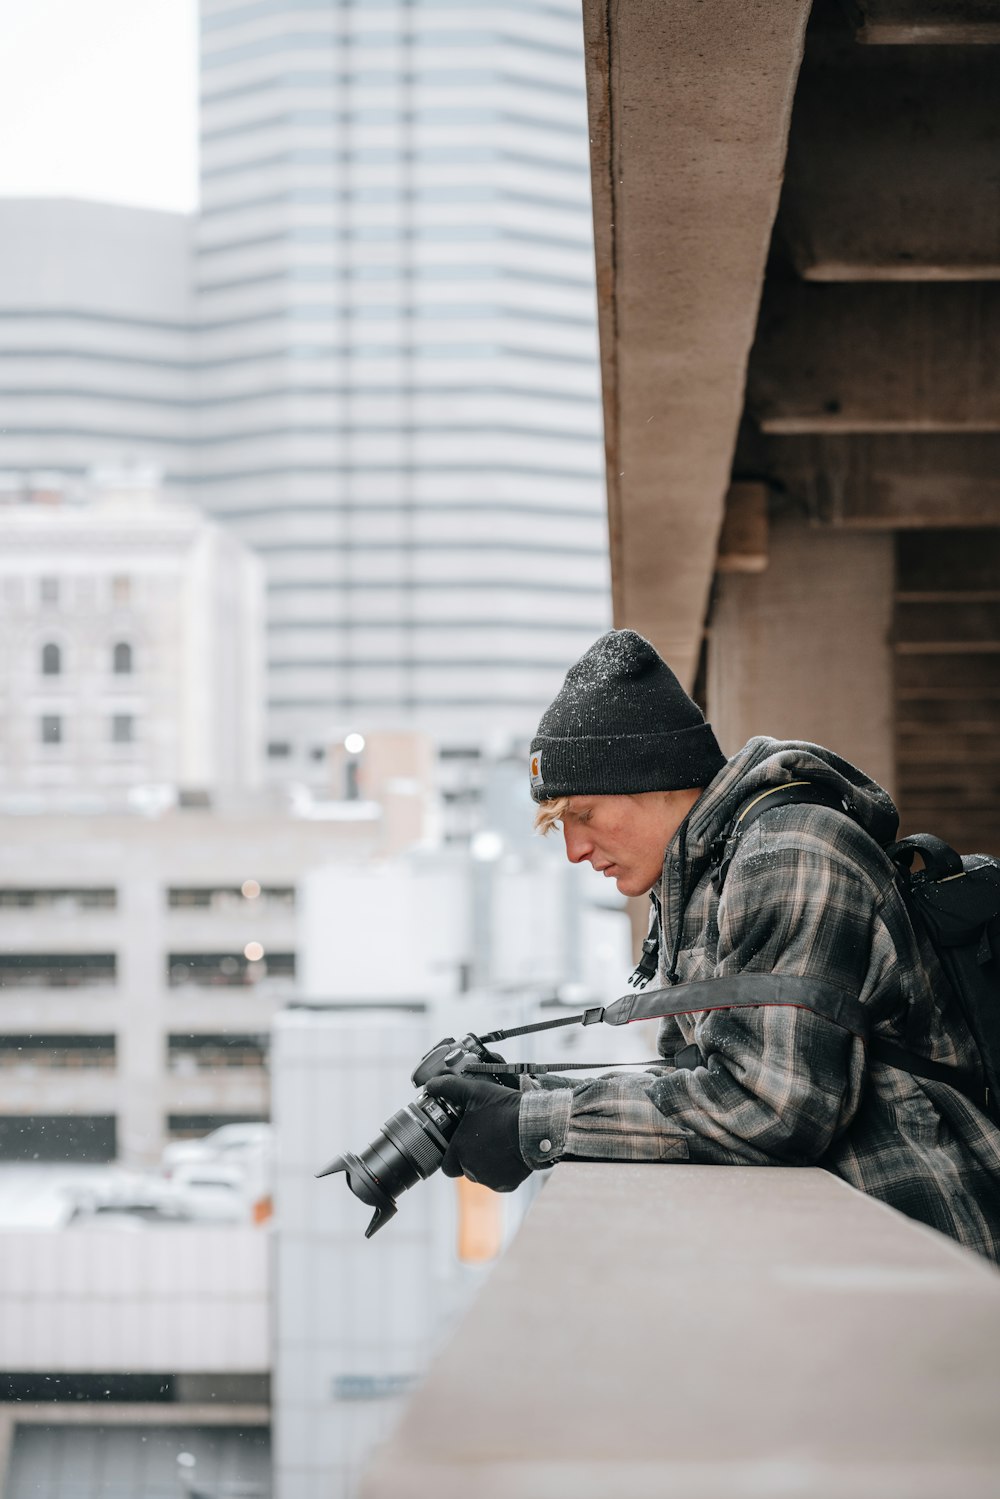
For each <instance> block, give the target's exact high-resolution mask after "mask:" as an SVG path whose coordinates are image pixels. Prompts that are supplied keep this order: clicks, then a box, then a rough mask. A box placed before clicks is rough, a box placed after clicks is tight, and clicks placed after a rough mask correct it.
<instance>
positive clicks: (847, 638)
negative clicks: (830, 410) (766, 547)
mask: <svg viewBox="0 0 1000 1499" xmlns="http://www.w3.org/2000/svg"><path fill="white" fill-rule="evenodd" d="M893 566H894V563H893V539H892V536H891V535H890V534H889V533H885V532H882V533H873V532H843V531H831V530H826V529H822V528H818V527H811V526H809V525H808V524H807V523H806V522H804V521H803V520H801V519H799V518H798V517H785V518H781V519H779V520H777V521H775V522H774V523H773V524H772V527H771V539H770V552H769V562H768V567H767V569H766V571H765V572H762V573H757V574H740V573H733V574H728V575H725V576H721V577H720V578H719V579H718V582H717V590H718V591H717V596H716V600H715V606H714V608H713V611H712V623H711V631H710V638H709V649H708V682H707V697H708V717H709V719H710V720H711V722H712V724H713V726H714V728H715V732H716V734H717V736H718V739H719V742H720V744H721V745H722V748H723V750H724V751H725V753H726V754H730V755H731V754H733V753H734V751H736V750H737V749H739V748H740V746H741V745H743V744H745V743H746V741H747V740H748V739H749V738H751V736H752V735H754V734H772V735H774V736H775V737H776V738H779V739H807V740H811V741H812V742H813V743H815V744H823V745H826V746H827V747H828V748H829V749H833V750H836V751H837V753H838V754H841V755H843V756H844V757H845V758H846V759H848V760H850V761H852V762H853V763H854V764H856V765H859V766H860V767H861V768H862V769H864V770H865V771H867V773H868V774H869V775H871V776H874V778H875V779H876V780H877V781H878V782H879V783H880V784H881V785H883V786H884V787H885V788H886V790H887V791H889V792H890V794H892V791H893V785H894V782H895V750H894V741H893V709H892V648H891V643H890V631H891V626H892V603H893Z"/></svg>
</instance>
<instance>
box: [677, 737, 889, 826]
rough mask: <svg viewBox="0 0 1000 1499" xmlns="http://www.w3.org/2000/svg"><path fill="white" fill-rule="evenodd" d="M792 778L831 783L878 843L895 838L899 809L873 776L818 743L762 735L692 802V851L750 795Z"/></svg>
mask: <svg viewBox="0 0 1000 1499" xmlns="http://www.w3.org/2000/svg"><path fill="white" fill-rule="evenodd" d="M790 781H813V782H815V783H816V784H817V785H822V786H828V787H830V788H831V789H832V790H834V791H835V792H836V794H837V795H838V796H839V797H840V798H841V800H842V801H843V803H844V809H845V811H846V812H848V813H849V814H850V816H851V817H853V819H854V821H855V822H857V823H858V824H859V825H860V826H861V827H862V828H864V830H865V832H867V833H868V834H870V836H871V837H872V838H874V839H875V841H876V842H877V843H880V844H882V845H883V846H884V845H885V844H887V843H891V842H892V841H893V839H894V838H895V836H896V831H897V828H898V826H899V814H898V813H897V811H896V808H895V806H894V805H893V801H892V798H891V797H890V796H889V793H888V792H887V791H884V790H883V789H882V787H881V786H880V785H879V784H878V782H877V781H873V780H872V778H871V777H870V776H867V775H865V774H864V772H863V771H861V770H858V769H857V767H856V766H854V765H851V764H850V763H849V762H848V761H847V760H842V759H841V757H840V756H839V755H835V754H834V753H833V751H832V750H828V749H823V748H822V746H821V745H818V744H808V743H806V742H804V741H798V740H781V739H769V738H766V737H764V736H760V737H759V738H756V739H751V740H749V741H748V743H746V744H745V745H744V746H743V748H742V749H741V750H739V751H737V753H736V754H735V755H734V756H733V757H732V759H731V760H729V761H728V762H727V763H726V765H725V766H724V767H723V769H722V770H720V771H719V774H718V775H717V776H716V777H715V779H714V780H713V781H712V783H711V784H710V785H709V786H708V787H706V789H705V791H704V792H703V794H702V795H701V797H700V798H699V799H698V801H697V802H696V803H695V804H694V806H693V807H692V809H691V813H690V816H689V820H688V829H687V838H688V845H689V848H690V849H691V851H694V850H695V849H707V847H708V846H710V845H711V843H712V842H713V841H714V840H715V839H716V838H719V837H720V836H721V835H722V834H723V833H724V832H725V831H726V829H727V827H728V826H729V824H730V822H731V821H732V820H733V818H734V817H735V815H736V813H737V812H738V811H739V809H740V807H741V806H742V805H743V803H744V802H746V801H747V800H749V798H750V797H752V796H754V795H756V794H757V793H758V792H761V791H766V790H768V789H769V788H771V787H773V786H786V785H788V783H789V782H790Z"/></svg>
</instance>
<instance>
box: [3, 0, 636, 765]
mask: <svg viewBox="0 0 1000 1499" xmlns="http://www.w3.org/2000/svg"><path fill="white" fill-rule="evenodd" d="M201 142H202V151H201V174H202V185H201V207H200V212H199V214H198V215H197V217H196V220H195V222H194V224H193V225H191V226H190V231H191V232H190V233H189V232H188V226H186V225H185V224H183V223H182V222H181V221H179V220H177V221H174V220H173V219H172V216H170V215H158V216H150V215H149V214H148V213H147V214H145V217H143V211H140V210H124V209H110V208H108V209H104V210H100V209H98V208H96V207H92V206H90V205H87V216H86V224H85V226H84V227H85V228H86V231H87V235H88V236H89V238H88V244H89V243H90V241H91V240H94V238H95V233H96V237H97V238H99V226H97V219H98V218H99V217H100V214H101V213H102V212H103V213H104V214H106V215H107V222H108V232H109V237H115V236H117V244H118V245H121V243H122V242H123V238H125V239H130V242H133V241H134V242H136V243H138V242H141V241H143V239H145V240H147V241H148V242H149V243H150V245H151V246H152V250H153V254H154V258H155V259H156V260H157V261H158V263H160V269H159V271H158V272H157V274H156V275H152V274H145V275H143V274H142V273H140V272H139V271H136V270H135V269H133V272H132V275H131V277H130V278H129V277H127V276H125V274H124V269H123V267H124V264H125V255H124V252H122V253H119V250H118V249H116V248H115V247H114V246H112V247H111V248H110V249H109V256H108V260H107V262H102V261H101V258H100V256H99V255H97V254H89V255H88V258H87V261H86V264H85V265H84V266H83V267H81V266H80V265H79V264H74V243H73V235H72V233H67V234H66V235H64V236H63V237H62V239H61V240H60V236H59V235H58V234H50V236H49V244H50V251H49V253H48V254H47V256H46V257H45V264H44V266H42V265H40V264H38V263H32V261H31V256H30V236H27V237H26V236H25V235H22V236H21V241H25V240H26V239H27V241H28V242H29V244H28V248H26V250H25V256H26V259H25V262H24V264H23V265H22V266H21V267H20V272H21V276H22V282H23V281H27V282H31V280H32V277H34V278H35V279H37V280H39V286H38V288H37V289H36V291H35V292H31V291H30V289H29V292H28V295H27V298H26V301H25V299H24V297H23V296H22V305H21V306H20V307H17V306H13V305H12V303H11V297H10V294H9V293H7V292H5V291H4V289H3V283H2V280H0V304H2V305H0V342H3V343H5V344H6V346H7V347H8V348H10V347H12V346H13V345H12V342H11V341H12V339H13V343H14V344H16V345H17V348H18V349H19V350H20V356H21V358H20V362H18V361H15V362H14V364H10V363H9V362H8V373H9V374H10V375H11V376H13V377H15V378H16V376H17V374H18V370H19V369H21V368H23V361H24V359H25V358H28V361H29V363H28V373H29V374H30V375H31V380H30V382H29V384H30V391H31V394H29V395H28V396H26V397H25V398H23V399H22V400H21V401H20V404H19V405H18V406H17V409H16V412H14V413H13V414H14V415H15V417H16V420H15V421H14V422H13V423H11V424H8V423H7V422H5V423H4V428H5V430H4V431H3V432H2V433H0V477H2V476H3V475H4V474H5V475H6V482H7V486H8V489H10V488H11V487H13V489H15V490H16V489H17V487H18V485H19V484H27V485H28V486H29V487H30V486H31V485H34V486H35V487H36V488H37V474H38V473H43V474H45V475H48V476H49V479H51V476H52V472H53V471H57V477H58V474H59V473H65V474H67V475H68V474H70V472H71V471H73V473H75V475H76V477H77V478H78V477H79V475H80V474H81V473H82V472H83V471H84V470H85V469H86V468H87V467H88V466H90V465H91V464H93V463H97V462H101V463H120V462H121V461H122V459H123V458H124V457H130V458H133V459H137V460H139V461H153V462H157V463H159V464H160V466H161V468H162V469H163V471H164V480H165V488H166V490H167V492H168V493H170V492H175V493H177V494H179V495H183V496H184V498H186V499H188V500H194V501H196V502H197V503H198V504H200V505H202V506H203V507H204V508H205V509H206V510H207V511H209V512H210V513H211V514H212V515H213V516H214V517H216V518H218V519H220V520H223V521H225V522H227V523H229V524H231V525H232V526H233V527H234V528H236V529H237V531H238V533H239V535H240V536H241V537H242V539H243V540H244V541H246V542H248V543H249V544H250V545H251V546H252V547H253V548H255V549H256V550H257V551H258V552H259V553H260V555H261V556H262V558H263V560H264V563H265V568H266V577H267V659H268V667H269V670H268V689H267V693H268V715H267V725H268V727H267V732H266V741H267V752H268V757H269V767H270V774H271V777H272V778H275V779H279V778H280V779H285V778H289V777H294V778H296V779H300V778H301V779H320V778H322V777H323V775H324V774H325V771H324V767H323V756H324V755H325V753H326V752H327V750H328V748H329V746H330V745H331V744H332V743H334V742H335V741H336V740H337V739H338V737H341V736H343V734H344V733H345V732H347V731H348V730H358V729H360V730H362V731H363V730H364V729H365V728H366V727H367V726H371V727H395V726H407V727H415V728H419V729H423V730H426V731H428V732H429V733H430V734H431V735H432V736H433V737H434V739H435V740H436V741H437V742H438V743H439V744H442V745H444V746H449V745H450V746H452V747H453V748H459V749H461V748H462V747H474V746H476V745H479V746H488V747H493V748H500V747H502V746H504V745H506V744H508V743H509V742H510V741H511V740H512V739H514V738H517V737H523V736H525V735H527V734H529V733H530V732H531V730H532V728H533V726H534V723H535V721H536V719H537V715H538V711H539V710H540V709H541V708H542V707H544V705H545V703H546V702H547V701H548V700H549V699H550V698H551V696H552V695H553V693H554V691H555V690H556V688H557V687H558V684H559V682H560V680H561V677H562V673H563V671H564V670H565V667H566V665H567V664H568V663H569V662H570V661H571V660H572V659H574V658H575V656H577V655H578V654H579V653H580V652H581V651H582V650H583V649H584V648H585V647H586V646H587V645H588V644H589V642H590V641H591V640H592V639H593V638H594V636H595V635H596V634H598V633H599V632H600V631H601V630H602V629H604V628H606V626H607V624H608V622H609V587H608V568H607V537H606V516H605V505H604V497H603V451H602V444H601V423H600V399H599V374H598V364H597V348H596V311H595V305H594V275H593V251H592V233H591V208H590V190H589V167H588V140H587V124H586V105H585V96H584V70H583V56H582V31H581V21H580V13H579V5H578V3H577V0H522V3H518V0H505V3H503V4H500V3H499V0H489V3H484V0H464V3H461V4H456V3H454V0H393V3H385V0H357V3H355V0H202V39H201ZM45 208H46V211H47V212H48V213H49V216H50V217H54V218H56V219H58V217H59V215H60V214H63V215H68V216H69V218H68V220H67V222H68V223H70V221H75V220H76V219H79V217H80V214H81V205H73V204H61V205H60V204H49V205H45ZM22 210H24V211H26V212H28V214H29V217H30V214H31V213H32V212H34V213H36V214H37V212H38V211H39V209H38V205H26V204H8V205H6V206H4V207H3V208H2V209H0V212H2V214H3V216H4V218H5V220H9V219H11V218H12V217H13V219H14V220H17V216H18V214H19V213H20V212H21V211H22ZM95 216H96V217H95ZM129 219H133V220H134V224H135V225H138V226H139V229H141V233H140V232H139V229H136V228H134V227H133V228H129V227H128V225H127V224H126V220H129ZM140 220H141V223H140ZM95 226H96V227H95ZM123 226H124V228H123ZM70 227H72V225H71V224H70ZM15 228H16V223H15ZM125 231H127V232H125ZM21 241H19V242H21ZM8 243H9V241H8ZM60 243H62V244H63V246H64V249H63V252H62V254H63V259H60V252H59V248H58V246H59V244H60ZM6 255H7V252H6V251H5V250H4V248H3V246H2V245H0V270H2V269H3V262H4V260H5V258H6ZM168 262H169V264H168ZM88 277H89V279H88ZM43 280H44V285H42V281H43ZM24 290H25V288H24V286H21V293H22V294H23V293H24ZM144 295H145V296H146V298H147V300H148V304H149V305H146V306H145V307H144V308H143V307H142V306H139V305H138V304H139V303H140V302H141V301H142V298H143V296H144ZM158 296H159V303H158V305H157V297H158ZM137 298H138V302H137V300H136V299H137ZM123 299H124V302H123ZM27 303H31V306H28V305H27ZM119 303H122V305H121V306H119ZM126 303H127V305H125V304H126ZM133 303H136V305H133ZM55 304H58V305H55ZM76 304H79V307H78V306H76ZM84 304H86V306H85V307H84ZM81 308H82V309H83V311H84V312H85V318H84V321H83V322H81V321H80V319H79V318H77V317H76V312H77V311H79V310H80V309H81ZM31 314H34V315H35V316H34V318H33V317H32V316H31ZM56 332H58V339H57V340H56V342H58V343H59V346H60V351H61V352H59V351H56V352H57V357H52V349H53V339H54V337H55V333H56ZM32 341H34V342H36V343H38V344H39V345H41V344H45V345H46V346H47V348H48V351H49V352H48V355H47V357H46V359H45V361H44V364H43V365H39V364H38V362H37V361H35V362H31V360H30V354H31V344H32ZM2 352H3V350H2V349H0V353H2ZM15 366H16V367H15ZM18 422H20V423H21V430H18ZM31 473H34V474H35V475H36V478H35V479H32V478H31V477H30V475H31ZM46 482H49V480H47V481H46Z"/></svg>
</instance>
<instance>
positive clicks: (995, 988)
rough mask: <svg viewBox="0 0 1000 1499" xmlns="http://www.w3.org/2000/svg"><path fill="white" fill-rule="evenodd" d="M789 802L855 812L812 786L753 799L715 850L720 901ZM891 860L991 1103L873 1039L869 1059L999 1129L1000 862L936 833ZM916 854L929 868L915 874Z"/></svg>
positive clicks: (912, 840)
mask: <svg viewBox="0 0 1000 1499" xmlns="http://www.w3.org/2000/svg"><path fill="white" fill-rule="evenodd" d="M790 802H792V803H799V802H806V803H808V802H815V803H819V804H821V805H823V806H826V807H831V808H833V810H834V811H837V812H843V813H845V814H846V815H847V816H850V810H849V808H848V807H847V806H846V805H845V804H844V802H843V801H842V800H841V798H840V797H839V796H838V795H837V794H836V792H835V791H833V790H832V788H830V787H826V786H822V785H817V784H816V783H815V782H811V781H793V782H791V783H789V784H788V785H786V786H776V787H774V789H773V790H771V791H766V792H763V793H760V794H758V795H757V796H755V797H751V798H750V799H749V800H748V801H746V802H744V804H743V806H742V807H741V808H740V810H739V811H738V812H737V813H736V816H735V817H734V818H733V820H732V822H731V823H730V824H729V827H728V829H727V830H726V832H725V834H724V835H723V837H722V838H720V839H719V841H718V844H717V845H716V862H715V866H714V869H713V874H712V879H713V882H714V884H715V888H716V890H717V892H718V893H719V894H720V895H721V893H722V887H723V885H724V884H725V880H726V875H727V873H728V871H729V866H730V864H731V863H732V861H733V858H734V856H735V854H736V850H737V849H738V847H739V844H740V840H741V839H742V837H743V836H744V834H745V833H746V832H747V829H748V828H750V827H752V826H753V824H754V823H755V822H756V821H757V818H758V817H760V816H761V815H762V814H763V813H764V812H767V811H769V810H770V809H771V808H772V807H775V806H784V805H787V804H788V803H790ZM884 852H885V853H886V854H888V856H889V858H890V859H891V860H892V862H893V864H894V865H895V866H896V880H897V884H898V886H899V889H900V892H901V894H902V896H903V900H904V902H905V904H906V909H907V911H908V913H909V916H910V920H911V922H913V924H914V926H915V927H916V928H918V929H922V930H923V931H924V932H925V933H926V935H927V937H928V939H929V941H930V943H931V946H932V947H933V949H934V951H935V953H936V954H937V956H938V959H939V961H940V963H941V967H942V969H943V971H944V975H945V978H946V979H947V981H948V984H949V986H950V988H951V990H952V993H953V995H954V998H955V1000H956V1002H957V1004H958V1006H959V1009H960V1011H961V1013H962V1015H963V1016H964V1018H965V1022H966V1024H967V1025H968V1027H969V1030H970V1032H971V1034H972V1038H973V1040H974V1041H975V1043H976V1047H977V1049H978V1051H979V1057H980V1061H981V1062H982V1069H983V1079H984V1081H985V1085H986V1087H985V1095H984V1093H983V1091H982V1090H981V1089H980V1088H978V1087H976V1086H969V1085H968V1081H967V1079H966V1077H965V1075H964V1074H962V1073H959V1072H958V1071H957V1069H955V1068H953V1067H945V1066H942V1065H941V1064H940V1063H938V1062H932V1061H931V1060H930V1059H929V1058H928V1057H921V1056H920V1055H919V1054H918V1053H916V1052H911V1051H907V1050H906V1049H905V1048H903V1047H901V1046H894V1045H891V1044H890V1043H889V1042H885V1041H881V1040H879V1039H878V1038H876V1037H872V1038H871V1039H870V1040H869V1042H868V1050H869V1053H870V1054H871V1055H872V1056H874V1057H875V1058H876V1059H877V1060H879V1061H883V1062H887V1063H888V1064H889V1065H890V1066H892V1067H901V1068H903V1070H904V1071H906V1072H911V1073H913V1074H914V1076H916V1077H927V1078H932V1079H933V1080H935V1081H936V1082H944V1083H948V1084H950V1085H951V1086H952V1087H956V1088H958V1089H959V1091H960V1092H962V1093H964V1094H965V1095H966V1096H967V1097H969V1098H971V1099H972V1101H973V1102H974V1103H976V1104H977V1105H978V1106H979V1107H980V1108H981V1109H983V1111H984V1112H985V1113H987V1114H989V1116H990V1118H991V1119H992V1120H993V1122H994V1123H995V1124H1000V859H997V858H993V857H991V856H990V855H988V854H965V855H961V854H957V853H956V852H955V850H954V849H953V848H952V847H951V846H950V845H949V844H947V843H945V842H944V840H943V839H941V838H935V837H934V836H933V835H932V834H931V833H914V834H913V835H912V836H911V837H909V838H902V839H900V841H899V842H898V843H892V844H890V845H889V846H888V847H887V848H885V850H884ZM917 854H919V855H920V857H921V859H922V860H923V865H924V867H923V869H921V870H919V871H918V872H917V873H914V872H913V862H914V859H915V857H916V855H917ZM647 941H648V939H647ZM654 971H655V957H654Z"/></svg>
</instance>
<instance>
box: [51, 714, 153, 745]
mask: <svg viewBox="0 0 1000 1499" xmlns="http://www.w3.org/2000/svg"><path fill="white" fill-rule="evenodd" d="M64 730H65V720H64V718H63V715H62V714H61V713H43V714H42V716H41V718H40V719H39V720H38V737H39V739H40V741H41V743H42V744H65V743H66V734H65V731H64ZM108 737H109V739H110V741H111V743H112V744H134V743H135V738H136V733H135V714H133V713H112V715H111V719H110V722H109V725H108Z"/></svg>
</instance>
